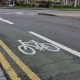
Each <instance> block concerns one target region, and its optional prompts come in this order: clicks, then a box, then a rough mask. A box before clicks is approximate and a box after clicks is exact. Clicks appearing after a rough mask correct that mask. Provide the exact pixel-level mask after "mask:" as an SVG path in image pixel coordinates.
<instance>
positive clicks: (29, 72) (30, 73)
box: [0, 40, 41, 80]
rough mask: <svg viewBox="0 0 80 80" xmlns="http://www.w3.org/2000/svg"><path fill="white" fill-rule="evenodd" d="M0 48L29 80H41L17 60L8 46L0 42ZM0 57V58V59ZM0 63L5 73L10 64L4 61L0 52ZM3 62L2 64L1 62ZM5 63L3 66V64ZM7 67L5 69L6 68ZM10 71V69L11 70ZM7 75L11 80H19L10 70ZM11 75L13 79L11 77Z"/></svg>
mask: <svg viewBox="0 0 80 80" xmlns="http://www.w3.org/2000/svg"><path fill="white" fill-rule="evenodd" d="M0 46H1V47H2V48H3V49H4V50H5V51H6V53H7V54H8V55H9V56H10V57H11V58H12V59H13V61H14V62H15V63H16V64H17V65H18V66H19V67H20V68H21V69H22V70H23V71H24V72H25V74H26V75H27V76H28V77H29V78H30V79H31V80H41V79H40V78H39V77H38V76H37V75H36V74H35V73H34V72H33V71H32V70H31V69H30V68H29V67H28V66H27V65H25V64H24V63H23V62H22V60H21V59H20V58H18V57H17V56H16V55H15V54H14V53H13V52H12V51H11V50H10V49H9V48H8V46H7V45H6V44H5V43H4V42H3V41H2V40H0ZM1 57H2V58H1ZM0 58H1V59H0V62H1V63H2V66H3V67H4V69H5V70H6V71H7V69H8V67H11V66H10V64H9V63H8V62H7V61H6V59H5V58H4V56H3V55H2V54H1V52H0ZM3 61H4V62H3ZM4 63H5V64H4ZM6 65H7V68H6ZM11 69H12V68H11ZM7 73H8V74H10V75H9V76H10V77H11V79H12V80H21V79H20V78H19V77H17V74H16V73H15V71H14V70H13V69H12V71H11V72H8V71H7ZM13 74H15V75H14V77H15V76H16V77H17V78H16V77H15V79H14V77H13V76H12V75H13Z"/></svg>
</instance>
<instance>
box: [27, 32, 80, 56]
mask: <svg viewBox="0 0 80 80" xmlns="http://www.w3.org/2000/svg"><path fill="white" fill-rule="evenodd" d="M28 32H29V33H30V34H32V35H34V36H36V37H38V38H41V39H43V40H45V41H47V42H49V43H51V44H54V45H56V46H58V47H60V48H61V49H63V50H65V51H67V52H70V53H72V54H74V55H76V56H78V57H80V52H78V51H75V50H73V49H71V48H68V47H66V46H64V45H62V44H60V43H57V42H55V41H53V40H51V39H48V38H46V37H44V36H42V35H40V34H37V33H35V32H32V31H28Z"/></svg>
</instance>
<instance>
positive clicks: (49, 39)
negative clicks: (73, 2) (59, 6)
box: [0, 9, 80, 80]
mask: <svg viewBox="0 0 80 80" xmlns="http://www.w3.org/2000/svg"><path fill="white" fill-rule="evenodd" d="M41 12H43V13H44V12H46V13H50V12H51V13H60V12H61V11H58V10H21V9H20V10H18V9H14V10H13V9H0V63H1V64H2V67H3V68H4V70H5V72H6V73H7V74H8V76H9V78H11V79H12V80H79V79H80V20H77V19H72V18H66V17H58V16H44V15H38V13H41ZM62 12H65V11H62ZM66 13H71V14H72V13H73V12H70V11H69V12H68V11H66ZM74 13H80V12H75V11H74ZM14 78H15V79H14Z"/></svg>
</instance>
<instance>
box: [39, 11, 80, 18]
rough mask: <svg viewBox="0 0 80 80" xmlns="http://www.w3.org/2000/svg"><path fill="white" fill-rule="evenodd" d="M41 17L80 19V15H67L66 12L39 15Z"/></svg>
mask: <svg viewBox="0 0 80 80" xmlns="http://www.w3.org/2000/svg"><path fill="white" fill-rule="evenodd" d="M39 15H47V16H59V17H67V18H75V19H80V13H66V12H62V11H61V12H59V13H55V12H53V13H51V12H48V13H45V12H44V13H39Z"/></svg>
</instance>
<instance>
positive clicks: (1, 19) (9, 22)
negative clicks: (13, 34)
mask: <svg viewBox="0 0 80 80" xmlns="http://www.w3.org/2000/svg"><path fill="white" fill-rule="evenodd" d="M0 21H3V22H6V23H8V24H14V23H13V22H11V21H8V20H6V19H3V18H1V17H0Z"/></svg>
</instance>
